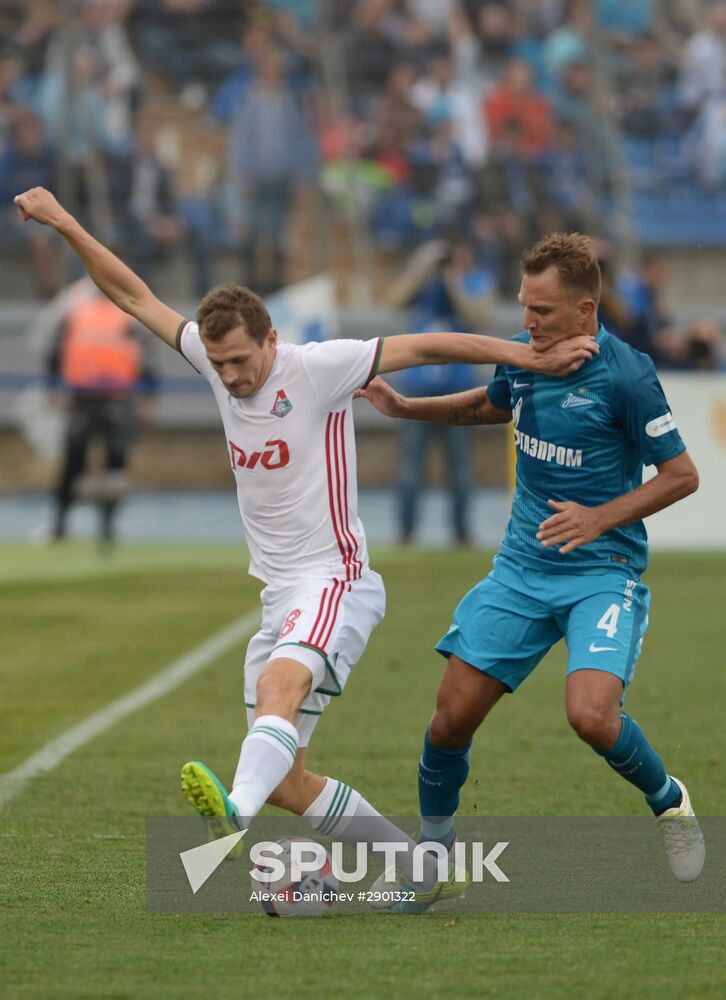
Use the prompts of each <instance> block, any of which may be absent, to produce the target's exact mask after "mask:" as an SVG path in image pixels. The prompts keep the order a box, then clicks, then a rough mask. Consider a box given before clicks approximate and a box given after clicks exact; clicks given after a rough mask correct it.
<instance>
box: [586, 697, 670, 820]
mask: <svg viewBox="0 0 726 1000" xmlns="http://www.w3.org/2000/svg"><path fill="white" fill-rule="evenodd" d="M620 718H621V720H622V726H621V728H620V735H619V736H618V738H617V740H616V741H615V743H614V745H613V746H612V747H611V748H610V749H609V750H596V751H595V752H596V753H597V754H599V755H600V756H601V757H604V758H605V760H606V761H607V763H608V764H609V765H610V767H611V768H612V769H613V771H617V772H618V774H619V775H620V776H621V777H623V778H625V780H626V781H629V782H630V783H631V785H635V787H636V788H639V789H640V790H641V792H642V793H643V794H644V795H645V801H646V802H647V803H648V805H649V806H650V808H651V809H652V810H653V812H654V813H655V814H656V815H658V814H659V813H662V812H664V811H665V810H666V809H670V808H671V806H674V805H676V804H677V803H678V801H679V800H680V797H681V790H680V788H679V787H678V785H677V784H676V783H675V781H674V780H673V778H671V777H669V776H668V774H667V773H666V769H665V767H664V766H663V761H662V760H661V759H660V757H659V756H658V754H657V753H656V752H655V750H654V749H653V747H652V746H651V745H650V743H649V742H648V740H647V739H646V738H645V734H644V733H643V730H642V729H641V728H640V726H639V725H638V723H637V722H636V721H635V719H631V718H630V716H629V715H626V714H625V712H621V713H620Z"/></svg>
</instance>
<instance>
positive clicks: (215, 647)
mask: <svg viewBox="0 0 726 1000" xmlns="http://www.w3.org/2000/svg"><path fill="white" fill-rule="evenodd" d="M259 620H260V612H259V611H251V612H250V613H249V614H247V615H245V616H244V617H243V618H238V619H237V621H234V622H232V623H231V625H227V626H226V627H225V628H223V629H221V630H220V631H219V632H216V633H215V634H214V635H212V636H210V637H209V639H207V640H206V641H205V642H203V643H202V644H201V645H200V646H197V647H196V649H192V650H190V651H189V652H188V653H185V654H184V656H182V657H180V658H179V659H178V660H175V661H174V662H173V663H170V664H169V666H167V667H164V669H163V670H160V671H159V673H158V674H156V675H155V676H154V677H152V678H151V680H149V681H147V682H146V683H145V684H142V685H141V687H138V688H136V690H134V691H131V692H130V693H129V694H125V695H122V697H120V698H117V699H116V700H115V701H112V702H110V703H109V704H108V705H106V706H105V707H104V708H100V709H99V710H98V711H97V712H94V713H93V714H92V715H89V716H88V717H87V718H86V719H84V720H83V721H82V722H79V723H77V724H76V725H75V726H71V728H70V729H66V731H65V732H64V733H61V735H60V736H57V737H56V738H55V739H54V740H50V742H49V743H46V744H45V746H43V747H41V748H40V750H38V751H37V752H36V753H34V754H32V756H30V757H28V758H27V760H24V761H23V763H22V764H19V765H18V766H17V767H16V768H14V769H13V770H12V771H8V772H7V773H6V774H0V808H2V806H4V805H6V804H7V803H8V802H9V801H10V800H11V799H13V798H15V796H16V795H18V794H19V793H20V792H21V791H22V790H23V788H25V786H26V785H27V783H28V782H29V781H32V780H33V778H37V777H38V775H39V774H45V773H46V772H47V771H52V770H53V769H54V768H56V767H58V765H59V764H60V763H62V762H63V761H64V760H65V759H66V757H68V756H70V754H72V753H74V752H75V751H76V750H78V749H79V748H80V747H82V746H85V744H86V743H90V742H91V740H94V739H95V738H96V737H97V736H100V735H101V734H102V733H105V732H106V730H108V729H110V728H111V726H114V725H115V724H116V723H117V722H119V721H120V720H121V719H125V718H126V716H128V715H133V713H134V712H137V711H138V710H139V709H140V708H145V707H146V706H147V705H149V704H150V703H151V702H152V701H156V700H157V699H158V698H163V697H164V695H166V694H169V692H171V691H173V690H174V689H175V688H177V687H179V685H180V684H183V683H184V681H185V680H187V679H188V678H189V677H193V676H194V674H196V673H199V671H200V670H203V669H204V668H205V667H208V666H209V664H210V663H213V662H214V661H215V660H217V659H218V658H219V657H220V656H221V655H222V654H223V653H226V652H227V650H228V649H230V648H231V647H232V646H234V644H235V643H236V642H239V641H240V640H241V639H244V638H245V637H246V636H248V635H249V634H250V633H251V632H252V631H253V630H254V628H255V627H256V625H257V623H258V622H259Z"/></svg>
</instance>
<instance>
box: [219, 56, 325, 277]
mask: <svg viewBox="0 0 726 1000" xmlns="http://www.w3.org/2000/svg"><path fill="white" fill-rule="evenodd" d="M229 143H230V145H229V168H230V175H231V179H232V184H233V188H234V190H235V192H236V193H237V195H238V197H239V199H240V202H241V205H242V207H243V211H244V213H245V214H246V218H245V219H243V222H242V224H243V237H242V256H243V262H244V277H243V280H244V281H245V282H246V284H248V285H249V286H250V287H251V288H254V289H255V291H256V292H258V293H259V294H260V295H265V294H268V293H269V292H271V291H274V290H275V289H277V288H279V287H280V286H281V285H282V284H283V283H284V280H285V257H286V254H285V227H286V223H287V220H288V214H289V211H290V208H291V205H292V202H293V197H294V195H295V194H296V191H297V189H298V187H299V186H300V185H301V184H303V183H304V182H306V181H310V180H312V179H313V178H314V177H315V176H316V172H317V148H316V142H315V138H314V135H313V132H312V130H311V128H310V126H309V124H308V122H307V121H306V119H305V117H304V115H303V113H302V111H301V110H300V108H299V107H298V104H297V102H296V101H295V97H294V94H293V92H292V89H291V87H290V85H289V84H288V82H287V80H286V78H285V67H284V64H283V59H282V56H281V54H280V53H279V52H278V51H277V50H270V51H269V52H267V53H265V55H264V56H263V57H262V58H261V59H260V62H259V65H258V67H257V68H256V72H255V77H254V79H253V81H252V83H251V84H250V87H249V89H248V90H247V92H246V93H245V94H244V96H243V98H242V100H241V102H240V104H239V106H238V107H237V109H236V110H235V114H234V118H233V120H232V124H231V128H230V133H229ZM261 252H267V254H268V260H267V262H266V263H267V266H264V264H265V262H263V261H262V260H261Z"/></svg>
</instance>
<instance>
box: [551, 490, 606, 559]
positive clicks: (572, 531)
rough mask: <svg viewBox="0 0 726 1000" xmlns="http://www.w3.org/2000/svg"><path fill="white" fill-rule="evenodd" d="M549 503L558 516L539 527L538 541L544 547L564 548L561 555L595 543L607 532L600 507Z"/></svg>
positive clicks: (571, 502) (561, 502)
mask: <svg viewBox="0 0 726 1000" xmlns="http://www.w3.org/2000/svg"><path fill="white" fill-rule="evenodd" d="M547 504H548V506H549V507H551V508H552V510H555V511H557V513H556V514H553V515H552V517H548V518H547V520H546V521H543V522H542V523H541V524H540V526H539V531H538V532H537V538H538V540H539V541H540V542H542V545H543V547H544V548H549V547H550V546H551V545H559V546H561V548H560V550H559V552H560V555H563V556H565V555H567V553H568V552H572V551H573V549H577V548H579V547H580V545H587V544H588V542H594V541H595V539H596V538H599V537H600V535H602V533H603V532H604V531H605V529H606V526H605V525H604V524H603V523H602V517H601V514H600V509H599V508H598V507H583V506H582V504H579V503H574V502H573V501H572V500H565V501H559V500H548V501H547Z"/></svg>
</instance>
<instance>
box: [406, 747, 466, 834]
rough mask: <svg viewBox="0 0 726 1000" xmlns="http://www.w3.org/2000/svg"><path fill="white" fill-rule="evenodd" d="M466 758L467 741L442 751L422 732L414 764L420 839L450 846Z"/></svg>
mask: <svg viewBox="0 0 726 1000" xmlns="http://www.w3.org/2000/svg"><path fill="white" fill-rule="evenodd" d="M470 758H471V742H469V743H467V745H466V746H465V747H461V748H459V749H456V750H445V749H444V748H443V747H435V746H433V745H432V743H431V740H430V739H429V734H428V730H426V735H425V736H424V745H423V753H422V754H421V760H420V761H419V764H418V801H419V805H420V809H421V839H422V840H436V841H439V843H442V844H443V845H444V847H446V848H449V847H451V844H452V843H453V841H454V813H455V812H456V810H457V809H458V808H459V789H460V788H461V787H462V785H463V784H464V782H465V781H466V779H467V777H468V774H469V761H470Z"/></svg>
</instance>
